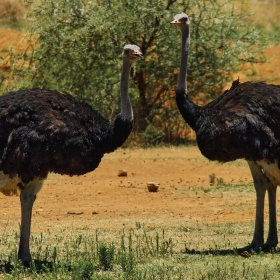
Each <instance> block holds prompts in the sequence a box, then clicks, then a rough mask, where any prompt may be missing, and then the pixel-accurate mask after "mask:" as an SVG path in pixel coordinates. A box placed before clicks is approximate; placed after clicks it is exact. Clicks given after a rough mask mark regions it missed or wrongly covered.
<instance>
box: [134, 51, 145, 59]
mask: <svg viewBox="0 0 280 280" xmlns="http://www.w3.org/2000/svg"><path fill="white" fill-rule="evenodd" d="M132 55H133V56H136V57H139V58H143V54H142V53H141V52H140V51H139V50H135V51H134V52H133V54H132Z"/></svg>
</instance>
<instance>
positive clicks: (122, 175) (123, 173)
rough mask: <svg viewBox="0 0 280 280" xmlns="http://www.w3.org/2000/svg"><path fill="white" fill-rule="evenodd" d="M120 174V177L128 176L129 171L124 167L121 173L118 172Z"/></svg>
mask: <svg viewBox="0 0 280 280" xmlns="http://www.w3.org/2000/svg"><path fill="white" fill-rule="evenodd" d="M118 176H119V177H126V176H127V172H126V171H125V170H123V169H120V170H119V173H118Z"/></svg>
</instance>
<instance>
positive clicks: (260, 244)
mask: <svg viewBox="0 0 280 280" xmlns="http://www.w3.org/2000/svg"><path fill="white" fill-rule="evenodd" d="M248 164H249V167H250V170H251V173H252V177H253V180H254V186H255V190H256V195H257V204H256V219H255V232H254V236H253V240H252V242H251V244H250V245H249V246H246V247H244V248H241V249H239V251H240V252H242V251H250V250H251V249H253V250H255V251H258V250H259V248H262V249H269V248H271V247H275V246H276V245H277V243H278V237H277V225H276V186H274V185H273V184H272V183H271V181H270V180H269V179H268V178H267V177H266V176H265V175H264V173H263V172H262V169H261V168H260V167H259V166H258V165H257V164H256V163H255V162H253V161H248ZM266 191H268V199H269V233H268V238H267V242H266V244H264V200H265V192H266Z"/></svg>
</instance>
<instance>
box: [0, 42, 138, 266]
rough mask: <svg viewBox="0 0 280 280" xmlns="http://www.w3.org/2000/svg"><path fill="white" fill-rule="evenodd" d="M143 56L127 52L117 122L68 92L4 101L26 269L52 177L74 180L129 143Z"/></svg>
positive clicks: (0, 166) (1, 147)
mask: <svg viewBox="0 0 280 280" xmlns="http://www.w3.org/2000/svg"><path fill="white" fill-rule="evenodd" d="M141 57H142V53H141V51H140V49H139V47H137V46H135V45H126V46H125V47H124V49H123V55H122V59H123V65H122V73H121V85H120V91H121V113H120V114H119V115H118V116H117V117H116V118H115V120H114V121H112V122H110V121H108V120H106V119H105V118H103V117H102V115H101V114H100V113H99V112H97V111H95V110H94V109H92V107H91V106H89V105H88V104H87V103H85V102H83V101H79V100H76V99H75V98H74V97H72V96H71V95H69V94H67V93H63V94H61V93H59V92H57V91H51V90H46V89H31V90H20V91H17V92H10V93H8V94H7V95H4V96H1V97H0V170H1V171H0V191H1V192H2V193H4V194H6V195H9V194H13V193H16V192H17V189H19V190H20V202H21V230H20V242H19V250H18V258H19V259H20V260H21V261H22V263H23V264H24V265H28V264H29V263H30V261H31V255H30V250H29V238H30V225H31V214H32V207H33V203H34V201H35V199H36V195H37V193H38V192H39V191H40V190H41V188H42V186H43V182H44V180H45V179H46V177H47V175H48V173H50V172H55V173H59V174H67V175H70V176H72V175H81V174H85V173H87V172H90V171H92V170H94V169H95V168H97V167H98V165H99V163H100V161H101V158H102V157H103V155H104V154H105V153H110V152H113V151H114V150H115V149H116V148H118V147H120V146H121V145H122V144H123V143H124V142H125V140H126V139H127V138H128V136H129V134H130V132H131V130H132V127H133V112H132V108H131V104H130V101H129V97H128V82H129V74H130V69H131V65H132V63H133V62H135V61H137V60H138V59H139V58H141Z"/></svg>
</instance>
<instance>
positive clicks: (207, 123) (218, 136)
mask: <svg viewBox="0 0 280 280" xmlns="http://www.w3.org/2000/svg"><path fill="white" fill-rule="evenodd" d="M171 24H173V25H175V26H177V27H178V28H179V30H180V31H181V38H182V46H181V61H180V72H179V77H178V85H177V89H176V102H177V107H178V109H179V111H180V113H181V115H182V117H183V118H184V120H185V121H186V122H187V123H188V124H189V125H190V127H191V128H192V129H193V130H194V131H195V132H196V138H197V144H198V147H199V149H200V151H201V153H202V154H203V155H204V156H205V157H207V158H208V159H209V160H217V161H220V162H228V161H233V160H236V159H240V158H243V159H245V160H246V161H247V162H248V165H249V168H250V171H251V174H252V177H253V182H254V186H255V190H256V216H255V229H254V235H253V239H252V242H251V243H249V245H248V246H245V247H243V248H240V249H239V250H238V251H239V253H242V252H245V251H250V250H254V251H258V250H259V249H260V248H261V249H262V250H269V249H270V248H274V247H276V245H277V244H278V235H277V221H276V189H277V185H279V184H280V170H279V167H280V86H276V85H268V84H265V83H252V82H245V83H240V82H239V80H236V81H234V82H233V83H232V86H231V88H230V89H229V90H226V91H225V92H224V94H223V95H221V96H220V97H218V98H217V99H216V100H214V101H212V102H210V103H209V104H207V105H206V106H204V107H200V106H197V105H196V104H194V103H193V101H192V100H191V99H190V97H189V96H188V93H187V85H186V74H187V60H188V52H189V44H190V39H189V34H190V33H189V32H190V31H189V26H190V21H189V18H188V16H187V15H186V14H184V13H182V14H178V15H176V16H175V17H174V18H173V21H172V22H171ZM266 191H267V192H268V202H269V231H268V236H267V240H266V242H264V200H265V194H266Z"/></svg>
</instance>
